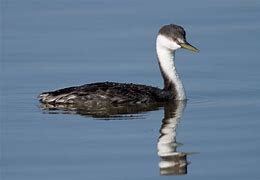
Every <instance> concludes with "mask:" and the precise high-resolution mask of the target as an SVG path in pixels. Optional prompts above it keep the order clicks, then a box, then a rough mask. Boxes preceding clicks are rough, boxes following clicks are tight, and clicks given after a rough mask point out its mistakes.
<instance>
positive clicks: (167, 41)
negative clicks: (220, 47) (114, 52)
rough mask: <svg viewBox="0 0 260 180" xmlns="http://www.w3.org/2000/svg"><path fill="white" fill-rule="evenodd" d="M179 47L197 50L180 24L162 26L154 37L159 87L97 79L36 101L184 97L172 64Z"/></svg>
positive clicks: (104, 102) (57, 102)
mask: <svg viewBox="0 0 260 180" xmlns="http://www.w3.org/2000/svg"><path fill="white" fill-rule="evenodd" d="M180 48H184V49H187V50H191V51H192V52H199V49H198V48H196V47H194V46H193V45H191V44H190V43H188V41H187V40H186V32H185V30H184V28H183V27H181V26H179V25H176V24H168V25H164V26H162V27H161V28H160V30H159V32H158V34H157V37H156V53H157V59H158V64H159V68H160V72H161V76H162V78H163V82H164V87H163V88H162V89H161V88H158V87H154V86H148V85H142V84H133V83H118V82H97V83H90V84H84V85H81V86H74V87H68V88H63V89H58V90H54V91H49V92H43V93H41V94H40V95H39V96H38V98H39V101H40V102H41V103H43V104H50V105H53V106H55V105H57V106H58V105H77V106H80V105H84V106H91V107H95V106H97V107H102V106H109V105H126V104H129V105H137V104H151V103H163V102H170V101H184V100H186V99H187V97H186V94H185V90H184V86H183V84H182V81H181V79H180V76H179V75H178V73H177V70H176V66H175V52H176V50H178V49H180Z"/></svg>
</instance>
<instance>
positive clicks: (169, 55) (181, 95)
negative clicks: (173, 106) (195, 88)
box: [156, 35, 186, 100]
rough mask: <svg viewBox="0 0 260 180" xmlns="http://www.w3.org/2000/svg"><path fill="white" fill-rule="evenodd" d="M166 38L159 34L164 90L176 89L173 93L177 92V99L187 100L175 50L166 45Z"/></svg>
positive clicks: (159, 56) (159, 58) (158, 48)
mask: <svg viewBox="0 0 260 180" xmlns="http://www.w3.org/2000/svg"><path fill="white" fill-rule="evenodd" d="M164 38H165V37H161V36H160V35H159V36H158V37H157V40H156V51H157V55H158V61H159V65H160V70H161V73H162V76H163V79H164V90H168V91H175V92H173V93H176V97H175V98H176V100H185V99H186V95H185V90H184V87H183V84H182V82H181V79H180V77H179V75H178V73H177V70H176V67H175V63H174V57H175V50H171V49H169V48H167V47H166V46H165V41H167V40H165V39H164ZM176 49H177V48H176Z"/></svg>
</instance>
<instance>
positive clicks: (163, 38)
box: [156, 24, 199, 52]
mask: <svg viewBox="0 0 260 180" xmlns="http://www.w3.org/2000/svg"><path fill="white" fill-rule="evenodd" d="M156 43H157V46H161V47H164V48H166V49H168V50H170V51H175V50H177V49H180V48H184V49H188V50H190V51H192V52H199V49H197V48H196V47H194V46H192V45H191V44H190V43H188V42H187V41H186V33H185V30H184V29H183V27H181V26H178V25H175V24H169V25H165V26H163V27H162V28H161V29H160V30H159V33H158V36H157V40H156Z"/></svg>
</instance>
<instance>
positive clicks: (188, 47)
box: [179, 42, 200, 52]
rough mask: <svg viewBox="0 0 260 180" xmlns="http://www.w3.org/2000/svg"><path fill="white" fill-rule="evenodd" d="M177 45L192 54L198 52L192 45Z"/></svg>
mask: <svg viewBox="0 0 260 180" xmlns="http://www.w3.org/2000/svg"><path fill="white" fill-rule="evenodd" d="M179 45H180V46H181V47H182V48H184V49H188V50H190V51H192V52H199V51H200V50H199V49H197V48H196V47H194V46H192V45H191V44H190V43H188V42H185V43H180V44H179Z"/></svg>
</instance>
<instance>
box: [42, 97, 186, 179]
mask: <svg viewBox="0 0 260 180" xmlns="http://www.w3.org/2000/svg"><path fill="white" fill-rule="evenodd" d="M185 106H186V101H173V102H170V103H156V104H139V105H111V106H109V107H104V106H102V107H89V106H84V105H80V106H79V105H78V106H76V105H64V104H61V105H51V104H41V105H40V108H41V109H42V110H43V112H44V113H49V114H57V113H62V114H78V115H82V116H92V117H94V118H97V119H106V120H115V119H117V120H118V119H120V120H121V119H122V120H128V119H136V118H137V119H138V118H140V116H141V115H142V114H144V113H145V112H149V111H155V110H159V109H162V108H164V117H163V119H162V125H161V128H160V135H159V139H158V143H157V150H158V156H159V157H160V162H159V167H160V174H161V175H185V174H187V166H188V164H189V163H188V162H187V155H188V154H187V153H184V152H177V147H178V146H179V145H180V143H178V142H177V141H176V129H177V125H178V123H179V122H180V119H181V116H182V113H183V111H184V108H185Z"/></svg>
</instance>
